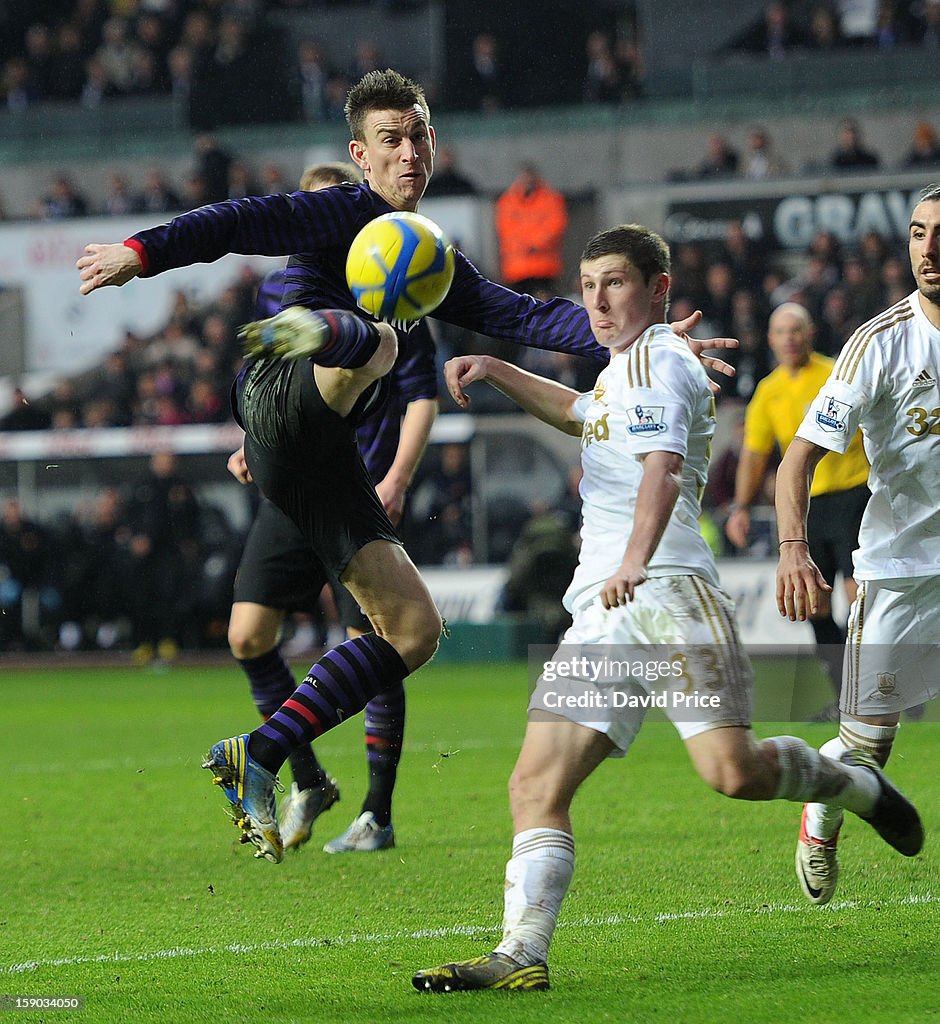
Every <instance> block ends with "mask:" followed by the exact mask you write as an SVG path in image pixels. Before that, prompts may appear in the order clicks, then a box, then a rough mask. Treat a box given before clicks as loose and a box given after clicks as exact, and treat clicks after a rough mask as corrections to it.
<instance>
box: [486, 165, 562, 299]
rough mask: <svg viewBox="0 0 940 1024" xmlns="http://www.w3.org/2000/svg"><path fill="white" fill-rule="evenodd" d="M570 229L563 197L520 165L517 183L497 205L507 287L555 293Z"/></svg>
mask: <svg viewBox="0 0 940 1024" xmlns="http://www.w3.org/2000/svg"><path fill="white" fill-rule="evenodd" d="M567 227H568V210H567V205H566V203H565V197H564V196H563V195H562V194H561V193H560V192H556V191H555V190H554V189H553V188H552V187H551V186H550V185H548V184H547V183H546V181H545V180H544V179H543V178H542V176H541V175H540V174H539V171H538V168H536V167H535V165H534V164H529V163H526V164H522V165H521V166H520V168H519V175H518V177H517V178H516V180H515V181H514V182H513V183H512V184H511V185H510V186H509V188H508V189H506V191H505V192H504V193H503V194H502V195H501V196H500V197H499V199H498V200H497V201H496V234H497V236H498V238H499V251H500V273H501V276H502V279H503V283H504V284H506V285H508V286H509V287H510V288H513V289H515V290H516V291H520V292H530V293H531V292H534V291H539V290H545V291H548V292H549V294H554V293H555V291H556V290H557V287H558V281H559V279H560V278H561V276H562V273H563V270H564V263H563V260H562V254H561V247H562V241H563V240H564V237H565V229H566V228H567Z"/></svg>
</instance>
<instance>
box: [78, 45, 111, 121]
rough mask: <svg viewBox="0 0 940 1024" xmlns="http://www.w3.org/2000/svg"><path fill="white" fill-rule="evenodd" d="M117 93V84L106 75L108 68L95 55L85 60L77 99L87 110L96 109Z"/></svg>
mask: <svg viewBox="0 0 940 1024" xmlns="http://www.w3.org/2000/svg"><path fill="white" fill-rule="evenodd" d="M117 94H118V88H117V86H116V85H115V84H114V83H113V82H112V81H111V79H110V78H109V77H108V70H107V68H106V67H105V66H104V64H103V63H102V62H101V61H100V60H99V59H98V58H97V57H89V58H88V60H87V61H86V62H85V82H84V84H83V85H82V91H81V93H80V94H79V97H78V101H79V103H81V105H82V106H83V107H85V108H86V109H87V110H97V109H98V107H100V106H101V104H102V103H103V102H104V101H105V100H107V99H111V97H112V96H116V95H117Z"/></svg>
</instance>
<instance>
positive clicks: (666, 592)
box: [529, 576, 754, 757]
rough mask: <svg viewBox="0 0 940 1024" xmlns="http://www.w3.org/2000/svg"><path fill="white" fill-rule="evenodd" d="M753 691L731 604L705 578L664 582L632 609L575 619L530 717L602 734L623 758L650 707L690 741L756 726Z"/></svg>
mask: <svg viewBox="0 0 940 1024" xmlns="http://www.w3.org/2000/svg"><path fill="white" fill-rule="evenodd" d="M753 685H754V677H753V673H752V671H751V665H750V661H749V660H748V657H747V655H746V653H745V651H744V649H743V647H742V646H741V643H740V640H739V638H738V630H737V624H736V622H735V618H734V602H733V601H732V599H731V598H730V597H729V596H728V595H727V594H726V593H725V592H724V591H723V590H721V589H720V588H719V587H714V586H711V585H710V584H708V583H706V582H705V580H703V579H702V578H701V577H699V576H663V577H658V578H655V579H651V580H647V581H646V583H644V584H642V586H640V587H638V588H637V590H636V594H635V597H634V599H633V601H632V602H630V603H629V604H626V605H620V606H619V607H617V608H612V609H609V610H608V609H605V608H604V606H603V605H602V604H601V600H600V598H599V597H598V598H595V599H594V600H593V601H592V602H590V603H589V604H587V605H585V606H584V607H582V608H581V609H577V610H576V611H575V613H574V620H573V622H572V625H571V627H570V628H569V629H568V630H567V631H566V632H565V635H564V636H563V637H562V639H561V643H560V645H559V647H558V648H557V650H556V652H555V655H554V657H553V659H552V660H550V661H549V662H546V663H545V665H544V666H542V672H541V674H540V676H539V678H538V681H537V683H536V685H535V689H534V690H533V692H532V696H531V698H530V700H529V711H530V713H532V712H548V713H550V714H554V715H559V716H561V717H563V718H567V719H569V720H571V721H575V722H578V723H579V724H581V725H584V726H586V727H587V728H590V729H594V730H595V731H596V732H600V733H604V734H605V735H606V736H608V737H609V739H610V741H611V742H612V743H613V744H614V747H615V750H613V751H612V753H611V755H610V756H612V757H623V756H624V755H625V754H626V752H627V751H628V750H629V749H630V745H631V744H632V743H633V740H634V739H635V738H636V735H637V733H638V732H639V730H640V726H641V725H642V724H643V720H644V718H645V717H646V714H647V712H648V711H649V710H650V708H651V707H656V708H660V709H661V710H662V711H663V712H664V713H665V714H666V716H667V717H668V718H669V720H670V721H671V722H672V724H673V725H674V726H675V728H676V731H677V732H678V733H679V735H680V736H681V737H682V739H683V740H687V739H690V738H691V737H692V736H697V735H698V734H699V733H703V732H707V731H708V730H710V729H718V728H723V727H726V726H749V725H750V724H751V704H752V694H753Z"/></svg>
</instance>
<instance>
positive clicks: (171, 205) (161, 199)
mask: <svg viewBox="0 0 940 1024" xmlns="http://www.w3.org/2000/svg"><path fill="white" fill-rule="evenodd" d="M134 209H135V210H136V211H137V212H139V213H177V212H178V211H179V210H182V209H183V201H182V200H181V199H180V197H179V195H178V194H177V193H176V192H175V191H174V190H173V189H172V188H171V187H170V185H169V184H168V182H167V180H166V178H165V177H164V175H163V172H162V171H161V170H160V169H159V168H158V167H151V168H150V170H148V171H147V173H146V175H145V176H144V187H143V189H142V190H141V191H140V192H139V193H138V194H137V196H136V197H135V198H134Z"/></svg>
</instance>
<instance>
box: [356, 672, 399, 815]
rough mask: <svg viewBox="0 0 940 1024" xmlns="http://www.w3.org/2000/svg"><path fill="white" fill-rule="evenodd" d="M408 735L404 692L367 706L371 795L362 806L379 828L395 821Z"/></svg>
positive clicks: (396, 690)
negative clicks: (395, 800)
mask: <svg viewBox="0 0 940 1024" xmlns="http://www.w3.org/2000/svg"><path fill="white" fill-rule="evenodd" d="M404 733H405V688H404V687H403V686H397V687H395V688H394V689H393V690H388V691H386V692H385V693H380V694H378V696H376V697H373V698H372V700H370V701H369V703H368V704H367V705H366V760H367V761H368V763H369V792H368V794H367V795H366V799H365V802H364V803H363V805H362V809H363V811H371V812H372V813H373V815H375V820H376V822H377V823H378V824H379V825H383V826H384V825H388V824H389V823H390V822H391V819H392V792H393V790H394V789H395V780H396V779H397V777H398V762H399V761H400V760H401V745H402V739H403V738H404Z"/></svg>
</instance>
